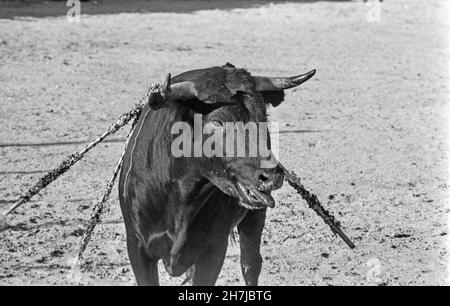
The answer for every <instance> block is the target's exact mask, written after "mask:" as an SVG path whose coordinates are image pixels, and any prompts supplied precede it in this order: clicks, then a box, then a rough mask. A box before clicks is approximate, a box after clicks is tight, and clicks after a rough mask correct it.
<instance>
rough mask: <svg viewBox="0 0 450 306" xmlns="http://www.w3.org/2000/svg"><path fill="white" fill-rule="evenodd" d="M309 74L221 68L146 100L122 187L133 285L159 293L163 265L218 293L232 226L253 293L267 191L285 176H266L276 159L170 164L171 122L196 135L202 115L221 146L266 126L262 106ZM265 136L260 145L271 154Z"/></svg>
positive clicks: (276, 170)
mask: <svg viewBox="0 0 450 306" xmlns="http://www.w3.org/2000/svg"><path fill="white" fill-rule="evenodd" d="M314 73H315V70H312V71H310V72H308V73H305V74H301V75H298V76H294V77H259V76H252V75H251V74H250V73H249V72H247V71H246V70H244V69H238V68H236V67H234V66H233V65H232V64H229V63H227V64H226V65H224V66H221V67H212V68H207V69H200V70H193V71H188V72H184V73H182V74H180V75H178V76H175V77H173V78H171V77H170V75H169V77H168V78H167V79H166V82H165V84H164V86H163V89H162V90H161V91H160V92H158V93H154V94H152V95H151V96H150V99H149V103H148V105H147V106H146V107H145V108H144V109H143V111H142V113H141V115H140V118H139V120H138V122H137V124H136V127H135V130H134V132H133V134H132V136H131V138H130V142H129V145H128V147H127V150H126V153H125V156H124V162H123V166H122V171H121V174H120V179H119V200H120V206H121V210H122V215H123V219H124V223H125V229H126V237H127V250H128V255H129V259H130V262H131V266H132V269H133V272H134V275H135V278H136V281H137V284H138V285H159V278H158V261H159V260H160V259H162V261H163V263H164V266H165V269H166V271H167V272H168V273H169V275H171V276H180V275H182V274H184V273H186V274H187V275H188V276H189V277H188V279H189V280H190V281H191V282H192V284H193V285H214V284H215V282H216V280H217V278H218V276H219V273H220V271H221V269H222V265H223V262H224V259H225V255H226V250H227V246H228V241H229V239H228V238H229V236H230V235H231V234H232V233H233V230H234V228H236V227H237V232H238V236H239V244H240V251H241V257H240V263H241V269H242V274H243V277H244V280H245V284H246V285H250V286H255V285H257V284H258V277H259V274H260V271H261V266H262V257H261V254H260V243H261V235H262V232H263V228H264V223H265V218H266V210H267V207H270V208H272V207H274V206H275V201H274V199H273V197H272V196H271V192H272V191H273V190H276V189H279V188H280V187H281V186H282V183H283V171H282V169H281V167H280V166H279V165H277V164H275V165H274V166H273V167H262V162H263V161H265V160H266V159H270V158H272V157H273V156H261V154H257V155H256V156H246V155H245V154H244V156H236V155H233V154H231V156H230V154H226V152H224V154H217V155H215V156H208V157H206V156H184V155H183V156H177V157H175V156H174V154H173V152H172V151H173V147H172V143H173V141H174V139H175V137H176V135H175V134H173V129H172V127H173V125H174V124H175V123H177V122H182V123H185V124H187V125H189V126H192V127H193V125H194V117H195V116H201V119H202V123H201V124H202V126H203V127H206V126H207V127H208V128H209V130H210V131H212V133H221V134H220V135H223V137H225V138H226V136H227V135H226V134H227V131H226V129H224V125H225V124H226V123H228V122H232V123H237V122H241V123H243V124H246V123H249V122H254V123H264V122H267V120H268V119H267V105H269V104H271V105H273V106H278V105H279V104H280V103H281V102H282V101H283V100H284V92H283V91H284V90H285V89H288V88H291V87H294V86H298V85H300V84H302V83H303V82H305V81H306V80H308V79H309V78H311V77H312V76H313V75H314ZM202 133H205V131H202ZM233 133H236V134H240V135H236V136H242V138H241V139H244V145H245V146H246V148H248V147H250V145H251V143H252V141H253V140H252V139H250V136H249V134H248V133H246V131H245V130H243V131H242V130H236V131H233ZM242 133H243V135H242ZM266 135H267V137H266V138H265V139H264V138H262V140H261V138H260V139H259V141H258V146H265V147H267V149H268V150H270V148H271V144H270V135H269V134H268V132H267V134H266ZM226 139H228V138H226ZM236 139H237V137H236V138H234V142H233V143H232V142H226V141H225V145H224V147H223V150H226V149H227V148H228V149H229V147H230V146H234V147H237V143H236ZM194 141H195V140H194V139H192V142H194ZM183 145H186V144H183ZM237 149H239V148H235V149H233V150H234V151H233V150H232V152H234V153H236V150H237ZM245 152H246V153H247V152H248V150H245ZM228 153H229V152H228Z"/></svg>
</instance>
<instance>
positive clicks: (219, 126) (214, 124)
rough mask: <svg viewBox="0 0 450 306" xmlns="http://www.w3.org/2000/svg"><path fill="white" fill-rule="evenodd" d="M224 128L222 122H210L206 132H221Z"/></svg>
mask: <svg viewBox="0 0 450 306" xmlns="http://www.w3.org/2000/svg"><path fill="white" fill-rule="evenodd" d="M222 128H223V124H222V122H219V121H209V122H207V123H206V124H205V130H210V131H214V130H219V129H222Z"/></svg>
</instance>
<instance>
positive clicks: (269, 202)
mask: <svg viewBox="0 0 450 306" xmlns="http://www.w3.org/2000/svg"><path fill="white" fill-rule="evenodd" d="M252 192H253V194H254V195H255V196H256V197H257V198H258V199H259V200H260V201H261V203H262V204H264V205H265V206H267V207H270V208H274V207H275V200H274V199H273V198H272V196H271V195H270V194H268V193H265V192H261V191H259V190H256V189H253V190H252Z"/></svg>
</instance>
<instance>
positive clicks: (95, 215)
mask: <svg viewBox="0 0 450 306" xmlns="http://www.w3.org/2000/svg"><path fill="white" fill-rule="evenodd" d="M139 115H140V114H137V115H136V118H135V119H134V121H133V125H132V126H131V129H130V132H129V134H128V137H127V140H126V142H125V146H124V149H123V152H122V155H121V156H120V158H119V161H118V162H117V165H116V168H115V169H114V172H113V175H112V177H111V179H110V180H109V182H108V183H107V184H106V188H105V191H104V193H103V196H102V198H101V200H100V201H99V202H98V203H97V204H96V205H95V206H94V208H93V210H92V215H91V218H90V220H89V223H88V225H87V226H86V230H85V231H84V234H83V237H81V239H80V243H79V248H78V252H77V254H76V256H75V259H74V261H73V264H72V269H71V270H72V271H76V269H77V266H78V263H79V260H80V259H82V257H83V253H84V251H85V250H86V247H87V245H88V243H89V241H90V240H91V237H92V233H93V231H94V229H95V226H96V225H97V224H98V223H99V222H100V217H101V214H102V212H103V209H104V208H105V204H106V202H107V201H108V199H109V196H110V194H111V190H112V188H113V186H114V182H115V180H116V178H117V176H118V175H119V171H120V169H121V168H122V164H123V157H124V156H125V152H126V149H127V146H128V143H129V141H130V138H131V135H132V134H133V131H134V128H135V126H136V123H137V121H138V119H139Z"/></svg>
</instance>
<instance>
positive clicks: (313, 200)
mask: <svg viewBox="0 0 450 306" xmlns="http://www.w3.org/2000/svg"><path fill="white" fill-rule="evenodd" d="M279 165H280V167H281V168H282V169H283V171H284V175H285V179H286V180H287V182H288V183H289V185H291V187H293V188H294V189H295V190H296V191H297V193H298V194H299V195H300V196H301V197H302V199H303V200H305V201H306V203H308V207H309V208H311V209H312V210H314V212H315V213H316V214H317V215H318V216H319V217H321V218H322V219H323V221H324V222H325V223H326V224H327V225H328V226H329V227H330V229H331V231H332V232H333V233H335V234H338V235H339V237H341V238H342V239H343V240H344V241H345V243H346V244H347V245H348V246H349V247H350V248H351V249H354V248H355V245H354V244H353V242H352V241H351V240H350V239H349V238H348V237H347V235H345V234H344V232H343V231H342V230H341V225H340V222H338V221H336V219H335V218H334V216H332V215H331V214H330V213H329V212H328V211H327V210H326V209H325V208H324V207H323V206H322V204H321V203H320V202H319V200H318V199H317V196H316V195H315V194H312V193H310V192H309V191H308V190H306V188H305V187H304V186H303V184H302V183H301V181H300V178H298V177H297V176H296V175H295V173H294V172H292V171H291V172H290V171H288V170H287V169H286V168H285V167H284V166H283V165H281V164H279Z"/></svg>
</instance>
